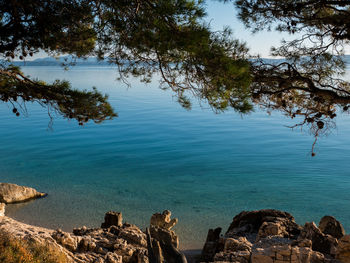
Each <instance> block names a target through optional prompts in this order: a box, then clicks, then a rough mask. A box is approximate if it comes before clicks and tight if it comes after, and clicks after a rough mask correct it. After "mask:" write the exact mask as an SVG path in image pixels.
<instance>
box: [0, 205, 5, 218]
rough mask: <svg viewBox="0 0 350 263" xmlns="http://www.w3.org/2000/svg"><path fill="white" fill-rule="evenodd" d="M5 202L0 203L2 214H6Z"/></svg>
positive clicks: (0, 214)
mask: <svg viewBox="0 0 350 263" xmlns="http://www.w3.org/2000/svg"><path fill="white" fill-rule="evenodd" d="M5 206H6V205H5V203H0V216H5Z"/></svg>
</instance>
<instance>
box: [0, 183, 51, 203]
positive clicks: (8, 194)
mask: <svg viewBox="0 0 350 263" xmlns="http://www.w3.org/2000/svg"><path fill="white" fill-rule="evenodd" d="M46 195H47V194H45V193H40V192H38V191H37V190H35V189H34V188H31V187H26V186H19V185H16V184H9V183H0V202H2V203H5V204H10V203H18V202H24V201H27V200H30V199H34V198H39V197H44V196H46Z"/></svg>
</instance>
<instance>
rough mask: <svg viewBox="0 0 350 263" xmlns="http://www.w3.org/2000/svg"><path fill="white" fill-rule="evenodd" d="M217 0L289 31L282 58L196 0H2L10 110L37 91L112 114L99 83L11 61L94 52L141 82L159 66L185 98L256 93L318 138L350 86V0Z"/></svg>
mask: <svg viewBox="0 0 350 263" xmlns="http://www.w3.org/2000/svg"><path fill="white" fill-rule="evenodd" d="M221 1H222V2H232V3H234V4H235V5H236V8H237V9H238V11H239V18H240V19H241V20H242V22H243V23H244V24H245V25H246V26H247V28H248V29H250V30H252V31H253V32H256V31H260V30H272V29H274V30H278V31H282V32H287V33H289V34H291V35H294V36H295V39H294V40H292V41H289V42H287V41H284V42H282V43H281V46H280V47H274V48H273V49H272V55H274V56H277V57H279V58H280V57H282V58H283V59H280V60H266V59H261V58H259V57H253V56H250V55H249V51H248V49H247V48H246V46H245V45H244V44H243V43H241V42H240V41H238V40H235V39H234V38H233V37H232V35H231V32H230V30H229V29H225V30H223V31H221V32H213V31H212V30H211V29H210V26H209V25H208V24H206V23H205V22H204V20H203V18H204V17H205V5H204V4H205V3H204V1H201V0H196V1H195V0H167V1H165V0H143V1H140V0H128V1H126V0H121V1H111V0H92V1H88V0H57V1H48V0H12V1H6V0H0V17H1V19H0V33H1V39H0V54H1V55H2V57H3V62H2V63H1V66H0V99H1V100H2V101H5V102H8V103H11V104H12V105H13V112H14V113H15V114H16V115H18V114H19V112H18V110H19V109H20V108H21V107H22V108H24V107H23V103H25V102H26V101H37V102H39V103H40V104H42V105H43V106H47V107H48V109H49V111H50V110H54V111H56V112H58V113H59V114H61V115H63V116H64V117H66V118H74V119H77V120H78V122H79V123H80V124H83V123H84V122H87V121H89V120H93V121H95V122H101V121H103V120H106V119H111V118H113V117H115V116H116V113H115V112H114V110H113V109H112V107H111V106H110V104H109V103H108V98H107V96H105V95H102V94H100V93H99V92H98V91H97V90H96V89H95V90H93V91H78V90H74V89H72V88H71V87H70V85H69V83H67V82H62V81H59V80H56V81H53V82H52V83H44V82H42V81H40V80H33V79H30V78H28V77H27V76H25V75H24V74H23V73H22V72H21V71H20V69H19V68H16V67H13V66H12V65H11V61H13V60H14V59H18V58H19V59H22V60H25V59H26V57H28V56H32V55H33V54H35V53H37V52H39V51H45V52H46V53H47V54H48V55H51V56H59V55H61V54H71V55H73V56H74V57H78V58H80V57H83V58H84V57H88V56H96V57H98V58H99V59H101V60H108V61H109V62H110V63H112V64H114V65H116V66H117V68H118V72H119V76H120V79H121V80H123V81H125V82H127V77H128V76H130V75H132V76H136V77H140V78H141V80H142V81H145V82H148V81H150V80H151V78H152V76H154V75H155V74H157V75H160V76H161V82H160V87H161V88H164V89H167V88H168V89H171V90H172V91H173V92H174V94H175V95H176V96H177V98H178V101H179V103H181V105H182V106H184V107H186V108H190V107H191V101H190V99H189V96H188V95H191V96H194V97H196V98H198V99H199V100H204V101H206V102H207V103H208V104H209V105H210V106H211V107H212V108H213V109H214V110H216V111H223V110H226V109H230V108H233V109H234V110H237V111H239V112H242V113H246V112H249V111H251V110H252V109H253V104H254V103H256V104H258V105H260V106H261V107H263V108H266V109H267V110H268V111H269V110H279V111H282V112H284V113H285V114H286V115H287V116H290V117H291V118H294V117H299V118H297V119H299V120H300V118H302V121H301V122H300V123H297V124H296V125H294V126H292V127H303V126H305V125H306V126H308V127H309V128H310V130H311V131H312V132H313V134H314V135H315V142H316V140H317V138H318V136H319V135H320V134H322V133H325V132H327V131H328V130H329V129H327V128H331V127H333V125H334V122H333V119H334V118H335V117H336V116H337V113H336V112H337V111H338V110H339V108H340V109H342V111H348V109H349V106H348V104H350V86H349V83H348V82H346V81H344V80H342V76H341V75H342V74H343V73H344V70H345V63H344V61H343V58H342V55H343V53H344V47H346V46H348V44H349V40H350V31H349V30H350V29H349V28H350V20H349V17H350V16H349V13H350V4H349V2H348V1H326V0H320V1H313V0H309V1H307V0H286V1H279V0H221ZM73 62H74V61H73ZM67 64H70V63H69V62H67ZM312 153H313V154H314V151H313V152H312Z"/></svg>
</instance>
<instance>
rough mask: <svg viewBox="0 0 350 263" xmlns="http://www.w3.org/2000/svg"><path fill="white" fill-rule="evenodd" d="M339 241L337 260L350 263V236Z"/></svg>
mask: <svg viewBox="0 0 350 263" xmlns="http://www.w3.org/2000/svg"><path fill="white" fill-rule="evenodd" d="M338 241H339V244H338V247H337V252H336V256H335V257H336V259H338V260H340V261H341V262H343V263H350V235H346V236H343V237H342V238H341V239H339V240H338Z"/></svg>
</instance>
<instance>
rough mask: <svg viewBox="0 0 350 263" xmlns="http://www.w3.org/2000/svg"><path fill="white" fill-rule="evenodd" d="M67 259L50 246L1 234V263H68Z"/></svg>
mask: <svg viewBox="0 0 350 263" xmlns="http://www.w3.org/2000/svg"><path fill="white" fill-rule="evenodd" d="M66 262H68V260H67V257H66V256H65V255H64V254H63V253H62V252H58V251H55V250H54V249H53V248H51V247H49V246H48V245H41V244H38V243H37V242H33V241H28V240H25V239H15V238H13V237H10V236H9V235H8V234H6V233H0V263H66Z"/></svg>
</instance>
